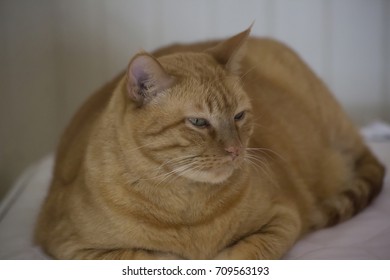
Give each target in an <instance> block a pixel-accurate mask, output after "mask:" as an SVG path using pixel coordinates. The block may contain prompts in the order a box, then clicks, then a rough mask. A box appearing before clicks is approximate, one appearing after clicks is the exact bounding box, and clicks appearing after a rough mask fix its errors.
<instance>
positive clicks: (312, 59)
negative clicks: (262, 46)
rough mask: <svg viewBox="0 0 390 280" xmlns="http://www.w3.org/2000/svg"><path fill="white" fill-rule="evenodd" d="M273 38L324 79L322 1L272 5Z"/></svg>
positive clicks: (282, 0) (325, 45) (324, 38)
mask: <svg viewBox="0 0 390 280" xmlns="http://www.w3.org/2000/svg"><path fill="white" fill-rule="evenodd" d="M275 5H276V7H275V11H276V13H275V23H274V24H275V26H274V34H273V35H274V36H275V37H276V38H278V39H280V40H282V41H284V42H286V43H287V44H289V45H290V46H291V47H292V48H293V49H295V50H296V51H297V52H298V53H299V55H300V56H301V57H303V59H305V61H306V62H307V63H308V64H309V65H310V66H311V67H312V68H314V70H315V71H316V72H317V74H319V75H320V76H321V77H325V73H327V69H325V66H326V64H325V63H324V61H325V48H326V47H327V40H328V38H327V36H326V35H327V34H325V33H324V21H325V18H324V15H325V14H324V13H325V9H324V1H321V0H300V1H297V0H293V1H285V0H277V1H275Z"/></svg>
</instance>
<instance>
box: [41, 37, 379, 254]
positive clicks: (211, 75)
mask: <svg viewBox="0 0 390 280" xmlns="http://www.w3.org/2000/svg"><path fill="white" fill-rule="evenodd" d="M247 36H248V31H245V32H243V33H240V34H238V35H237V36H235V37H232V38H231V39H229V40H227V41H226V42H222V43H220V44H219V45H218V46H216V47H215V43H205V44H197V45H188V46H172V47H168V48H165V49H161V50H160V51H157V52H156V53H155V55H156V56H157V57H159V58H158V61H159V62H157V61H156V60H155V59H153V58H151V57H150V56H148V55H147V54H139V55H138V56H136V57H135V58H133V60H132V61H131V63H130V65H129V69H128V71H127V74H126V75H125V74H121V75H120V76H119V77H118V78H116V79H115V80H114V81H113V82H111V83H110V84H108V85H107V86H106V87H105V88H103V89H102V90H100V91H99V92H97V93H96V94H95V95H94V96H92V97H91V98H90V99H89V100H88V101H87V102H86V104H85V105H84V106H83V107H82V109H81V110H80V111H79V113H78V114H77V115H76V116H75V117H74V118H73V120H72V122H71V124H70V126H69V127H68V128H67V130H66V132H65V134H64V136H63V138H62V141H61V144H60V147H59V150H58V154H57V161H56V166H55V171H54V177H53V181H52V186H51V189H50V192H49V194H48V197H47V199H46V201H45V204H44V206H43V209H42V212H41V215H40V219H39V222H38V227H37V241H38V243H39V244H41V245H42V246H43V247H44V249H45V250H46V251H47V252H48V253H49V254H50V255H52V256H54V257H56V258H65V259H70V258H75V259H81V258H109V259H111V258H113V259H118V258H122V259H161V258H173V259H175V258H184V259H213V258H217V259H254V258H265V259H270V258H280V257H282V256H283V255H284V254H285V253H286V251H287V250H288V249H289V248H290V247H291V246H292V245H293V244H294V242H296V240H297V239H298V238H299V237H301V236H302V235H303V234H304V233H306V232H308V231H310V230H313V229H316V228H321V227H324V226H327V225H331V224H334V223H337V222H339V221H342V220H344V219H347V218H349V217H351V216H352V215H353V214H355V213H356V212H357V211H359V210H361V209H362V208H364V207H365V206H366V205H367V204H368V203H369V202H370V201H371V199H372V198H373V197H374V196H375V195H376V194H377V193H378V192H379V191H380V188H381V184H382V178H383V173H384V171H383V168H382V166H381V165H380V163H379V162H378V161H377V160H376V159H375V158H374V157H373V156H372V154H371V152H370V151H369V150H368V149H367V147H366V146H365V144H364V143H363V141H362V139H361V138H360V136H359V134H358V132H357V130H356V129H355V128H354V126H353V125H352V123H351V122H350V121H349V120H348V118H347V117H346V116H345V115H344V113H343V111H342V110H341V108H340V107H339V106H338V104H337V103H336V102H335V101H334V99H333V97H332V96H331V94H330V93H329V92H328V90H327V89H326V87H325V86H324V85H323V84H322V82H321V81H320V80H319V79H318V78H317V77H316V76H315V75H314V74H313V73H312V72H311V71H310V70H309V69H308V67H307V66H306V65H305V64H304V63H303V62H302V61H301V60H300V59H299V58H298V56H296V55H295V54H294V53H293V52H292V51H290V50H289V49H288V48H287V47H285V46H283V45H282V44H280V43H277V42H275V41H272V40H267V39H255V38H250V39H247ZM245 41H246V48H244V47H242V46H243V45H244V42H245ZM211 46H213V48H212V49H211V50H208V51H207V53H205V52H198V51H201V50H205V49H208V48H209V47H211ZM195 51H196V52H195ZM238 68H240V71H238ZM233 73H240V74H238V75H235V74H233ZM240 77H241V79H240Z"/></svg>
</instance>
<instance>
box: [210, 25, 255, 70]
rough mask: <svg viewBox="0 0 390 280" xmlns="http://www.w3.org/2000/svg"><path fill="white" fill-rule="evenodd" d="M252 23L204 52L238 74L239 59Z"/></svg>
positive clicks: (242, 54) (243, 52)
mask: <svg viewBox="0 0 390 280" xmlns="http://www.w3.org/2000/svg"><path fill="white" fill-rule="evenodd" d="M252 25H253V24H252ZM252 25H251V26H250V27H249V28H248V29H246V30H244V31H243V32H241V33H238V34H237V35H235V36H233V37H231V38H229V39H227V40H225V41H222V42H220V43H219V44H217V45H216V46H215V47H212V48H211V49H208V50H206V52H207V53H209V54H211V55H212V56H213V57H214V58H215V59H216V60H217V61H218V62H219V63H220V64H222V65H224V66H225V67H226V69H228V70H229V71H231V72H233V73H235V74H239V71H240V64H241V60H242V58H243V56H244V55H245V51H246V47H245V45H246V42H247V39H248V37H249V34H250V32H251V29H252Z"/></svg>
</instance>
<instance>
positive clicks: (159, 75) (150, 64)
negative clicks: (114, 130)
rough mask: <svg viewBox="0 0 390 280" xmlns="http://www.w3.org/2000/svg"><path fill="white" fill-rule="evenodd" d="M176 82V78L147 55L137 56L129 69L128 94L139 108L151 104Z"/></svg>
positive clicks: (127, 79)
mask: <svg viewBox="0 0 390 280" xmlns="http://www.w3.org/2000/svg"><path fill="white" fill-rule="evenodd" d="M174 81H175V78H174V77H172V76H171V75H169V74H168V73H167V72H166V71H165V70H164V68H163V67H162V66H161V64H160V63H159V62H158V61H157V60H156V59H155V58H154V57H152V56H151V55H149V54H147V53H141V54H138V55H136V56H135V57H134V58H133V59H132V60H131V61H130V63H129V66H128V68H127V75H126V86H127V92H128V94H129V97H130V98H131V99H133V100H134V101H135V102H136V103H137V105H138V106H142V105H143V104H145V103H147V102H149V101H150V100H152V99H153V97H155V96H156V95H157V94H159V93H160V92H162V91H164V90H165V89H167V88H169V87H171V86H172V85H173V83H174Z"/></svg>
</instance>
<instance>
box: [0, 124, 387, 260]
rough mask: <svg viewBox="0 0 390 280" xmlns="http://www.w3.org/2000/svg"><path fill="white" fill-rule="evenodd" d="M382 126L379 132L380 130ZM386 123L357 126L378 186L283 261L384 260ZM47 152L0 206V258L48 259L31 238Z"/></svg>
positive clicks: (49, 161)
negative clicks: (376, 166) (352, 212)
mask: <svg viewBox="0 0 390 280" xmlns="http://www.w3.org/2000/svg"><path fill="white" fill-rule="evenodd" d="M383 130H384V131H383ZM388 130H389V127H388V126H383V125H382V126H381V125H380V124H379V126H378V124H373V125H371V126H369V127H366V128H364V129H363V130H362V132H363V134H364V135H365V136H366V137H367V139H368V140H367V142H368V145H369V146H370V147H371V148H372V150H373V151H374V153H375V154H376V155H377V156H378V158H379V159H380V160H381V161H382V163H383V164H384V165H385V166H386V169H387V173H386V177H385V181H384V188H383V191H382V192H381V194H380V195H379V197H378V198H377V199H376V200H375V201H374V202H373V203H372V204H371V205H370V206H369V207H368V208H367V209H365V210H364V211H363V212H361V213H359V214H358V215H356V216H355V217H353V218H352V219H350V220H348V221H346V222H344V223H342V224H339V225H336V226H334V227H331V228H326V229H322V230H319V231H316V232H314V233H311V234H309V235H306V236H305V237H303V238H302V239H301V240H299V241H298V242H297V243H296V244H295V245H294V246H293V248H292V249H291V250H290V251H289V252H288V253H287V254H286V255H285V259H352V260H356V259H387V260H389V259H390V134H388V133H389V131H388ZM53 162H54V158H53V155H48V156H47V157H45V158H43V159H41V160H40V161H38V162H36V163H35V164H33V165H32V166H30V167H29V168H28V169H27V170H25V171H24V172H23V173H22V174H21V175H20V177H19V178H18V180H17V181H16V183H15V184H14V186H13V187H12V189H11V191H10V192H9V193H8V195H7V197H6V198H5V199H4V200H3V201H2V203H1V205H0V259H50V257H49V256H47V255H45V253H44V252H43V251H42V250H41V249H40V248H39V247H37V246H36V245H34V243H33V240H32V237H33V230H34V224H35V220H36V217H37V214H38V211H39V208H40V205H41V203H42V200H43V199H44V197H45V195H46V192H47V189H48V186H49V182H50V177H51V171H52V167H53Z"/></svg>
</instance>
